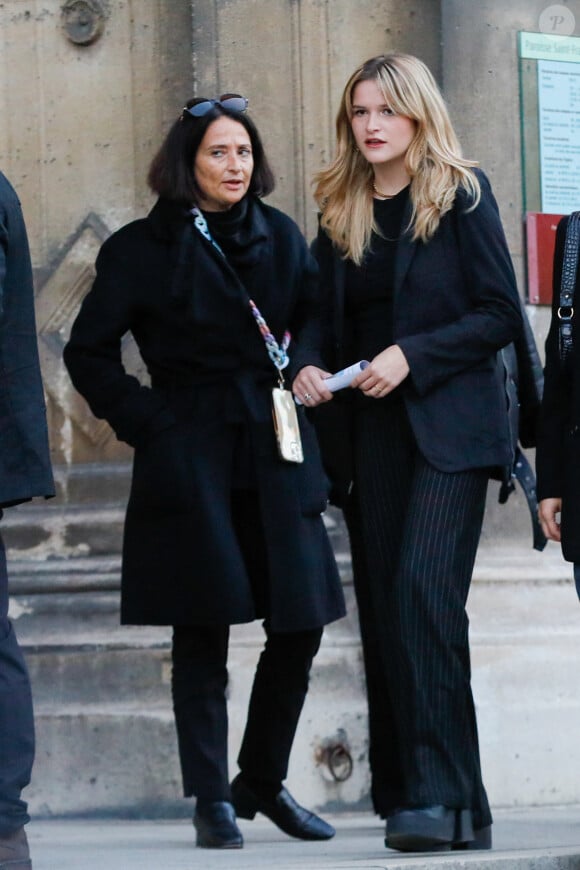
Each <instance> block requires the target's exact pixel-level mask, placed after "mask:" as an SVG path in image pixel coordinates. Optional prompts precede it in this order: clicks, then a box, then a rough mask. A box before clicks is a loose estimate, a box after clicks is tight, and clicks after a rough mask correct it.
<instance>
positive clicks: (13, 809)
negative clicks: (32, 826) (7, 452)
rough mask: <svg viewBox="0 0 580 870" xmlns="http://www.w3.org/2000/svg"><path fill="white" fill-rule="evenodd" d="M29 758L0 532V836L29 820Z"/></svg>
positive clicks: (28, 713) (26, 692)
mask: <svg viewBox="0 0 580 870" xmlns="http://www.w3.org/2000/svg"><path fill="white" fill-rule="evenodd" d="M1 516H2V512H1V511H0V517H1ZM33 760H34V719H33V712H32V695H31V691H30V680H29V677H28V670H27V668H26V664H25V661H24V658H23V656H22V652H21V650H20V647H19V646H18V641H17V640H16V635H15V633H14V629H13V627H12V625H11V623H10V621H9V619H8V575H7V570H6V553H5V550H4V543H3V541H2V537H1V536H0V836H5V835H6V834H8V833H10V832H11V831H14V830H16V829H17V828H20V827H21V826H22V825H24V824H26V822H28V821H30V817H29V816H28V813H27V806H26V803H25V802H24V801H23V800H22V799H21V792H22V789H23V788H24V787H25V786H26V785H28V783H29V782H30V774H31V771H32V762H33Z"/></svg>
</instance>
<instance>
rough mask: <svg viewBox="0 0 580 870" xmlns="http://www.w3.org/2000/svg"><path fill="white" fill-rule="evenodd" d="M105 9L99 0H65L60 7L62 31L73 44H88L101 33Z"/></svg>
mask: <svg viewBox="0 0 580 870" xmlns="http://www.w3.org/2000/svg"><path fill="white" fill-rule="evenodd" d="M106 17H107V14H106V10H105V8H104V6H103V4H102V3H101V2H99V0H67V2H66V3H65V4H64V5H63V7H62V23H63V27H64V31H65V33H66V35H67V37H68V39H70V41H71V42H74V44H75V45H90V44H91V43H92V42H95V41H96V40H97V39H98V38H99V36H100V35H101V34H102V32H103V30H104V27H105V20H106Z"/></svg>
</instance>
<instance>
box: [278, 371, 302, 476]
mask: <svg viewBox="0 0 580 870" xmlns="http://www.w3.org/2000/svg"><path fill="white" fill-rule="evenodd" d="M272 415H273V417H274V430H275V432H276V441H277V443H278V453H279V454H280V457H281V458H282V459H284V460H285V461H286V462H304V454H303V452H302V440H301V438H300V427H299V425H298V415H297V414H296V404H295V402H294V396H293V395H292V393H291V391H290V390H283V389H281V388H280V387H274V389H273V390H272Z"/></svg>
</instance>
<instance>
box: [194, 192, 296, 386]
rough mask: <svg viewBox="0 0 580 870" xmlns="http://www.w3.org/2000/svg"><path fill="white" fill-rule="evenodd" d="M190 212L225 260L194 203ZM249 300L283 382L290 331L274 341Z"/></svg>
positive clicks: (201, 231) (253, 303)
mask: <svg viewBox="0 0 580 870" xmlns="http://www.w3.org/2000/svg"><path fill="white" fill-rule="evenodd" d="M191 214H192V215H193V223H194V226H195V228H196V229H197V230H198V232H200V233H201V234H202V236H203V237H204V238H205V239H207V240H208V242H211V244H212V245H213V246H214V248H215V249H216V251H219V252H220V254H221V255H222V257H223V258H224V260H225V258H226V255H225V254H224V252H223V251H222V249H221V248H220V246H219V245H218V243H217V242H216V240H215V239H214V238H213V236H212V234H211V233H210V231H209V227H208V225H207V221H206V219H205V217H204V215H203V214H202V213H201V211H200V210H199V209H198V207H197V206H195V205H194V207H193V208H192V209H191ZM249 302H250V308H251V311H252V314H253V315H254V319H255V321H256V323H257V324H258V329H259V330H260V333H261V335H262V338H263V339H264V343H265V345H266V350H267V351H268V356H269V357H270V359H271V360H272V362H273V363H274V365H275V366H276V368H277V369H278V374H279V376H280V382H281V383H283V382H284V379H283V378H282V374H281V372H282V369H285V368H286V366H287V365H288V363H289V362H290V358H289V356H288V354H287V353H286V351H287V349H288V345H289V344H290V338H291V336H290V333H289V332H288V330H286V332H285V333H284V337H283V339H282V344H278V342H277V341H276V339H275V338H274V336H273V335H272V333H271V331H270V327H269V326H268V324H267V323H266V321H265V320H264V318H263V317H262V315H261V314H260V310H259V309H258V306H257V305H256V303H255V302H254V301H253V300H252V299H250V300H249Z"/></svg>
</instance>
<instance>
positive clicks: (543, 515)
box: [538, 498, 562, 542]
mask: <svg viewBox="0 0 580 870" xmlns="http://www.w3.org/2000/svg"><path fill="white" fill-rule="evenodd" d="M561 510H562V499H561V498H543V499H542V500H541V502H540V503H539V505H538V517H539V519H540V525H541V526H542V531H543V533H544V534H545V536H546V537H547V538H548V540H550V541H558V542H560V541H561V539H562V534H561V531H560V523H559V522H558V520H557V519H556V515H557V514H559V513H560V512H561Z"/></svg>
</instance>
